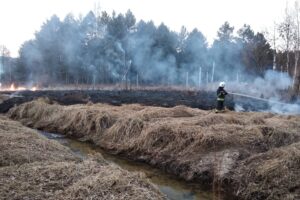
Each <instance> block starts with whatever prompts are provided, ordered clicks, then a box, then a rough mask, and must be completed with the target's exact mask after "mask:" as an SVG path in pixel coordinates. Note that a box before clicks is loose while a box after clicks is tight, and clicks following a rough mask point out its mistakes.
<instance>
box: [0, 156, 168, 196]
mask: <svg viewBox="0 0 300 200" xmlns="http://www.w3.org/2000/svg"><path fill="white" fill-rule="evenodd" d="M0 178H1V181H0V186H1V190H0V194H1V196H0V199H61V200H65V199H70V200H71V199H72V200H73V199H137V200H138V199H149V200H150V199H153V200H159V199H164V198H163V197H162V195H161V194H160V192H159V191H158V190H157V189H155V187H154V186H153V185H152V184H151V183H149V182H148V181H146V180H145V178H144V177H143V175H142V174H136V173H131V172H127V171H124V170H121V169H120V168H118V167H115V166H112V165H108V164H99V162H97V161H94V160H91V159H89V160H85V161H82V162H79V163H77V162H45V163H40V162H35V163H29V164H24V165H21V166H12V167H2V168H0Z"/></svg>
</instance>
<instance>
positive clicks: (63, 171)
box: [0, 116, 164, 200]
mask: <svg viewBox="0 0 300 200" xmlns="http://www.w3.org/2000/svg"><path fill="white" fill-rule="evenodd" d="M0 149H1V151H0V199H62V200H63V199H149V200H150V199H153V200H154V199H155V200H156V199H164V197H163V196H162V194H161V193H160V192H159V191H158V189H157V188H156V187H155V186H153V185H152V184H151V183H149V182H148V180H146V178H145V177H144V176H143V174H137V173H132V172H127V171H125V170H122V169H120V168H119V167H117V166H114V165H112V164H108V163H107V162H106V161H105V160H104V159H103V157H102V156H101V155H94V156H93V157H92V158H89V159H86V160H82V159H79V158H78V157H76V156H75V155H74V154H73V153H72V152H71V151H70V150H69V149H68V148H66V147H64V146H62V145H60V144H59V143H58V142H56V141H51V140H49V139H47V138H45V137H43V136H40V135H39V134H38V133H37V132H36V131H34V130H31V129H29V128H26V127H24V126H22V125H21V124H20V123H18V122H14V121H11V120H9V119H7V118H6V117H3V116H0Z"/></svg>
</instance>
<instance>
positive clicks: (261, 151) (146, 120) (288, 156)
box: [8, 99, 300, 200]
mask: <svg viewBox="0 0 300 200" xmlns="http://www.w3.org/2000/svg"><path fill="white" fill-rule="evenodd" d="M8 115H9V116H10V117H11V118H12V119H15V120H19V121H21V122H22V123H23V124H24V125H26V126H30V127H33V128H37V129H41V130H46V131H50V132H58V133H63V134H66V135H68V136H70V137H74V138H77V139H79V140H81V141H90V142H93V143H95V144H96V145H98V146H100V147H102V148H104V149H106V150H109V151H111V152H113V153H115V154H121V155H125V156H126V157H128V158H130V159H134V160H137V161H143V162H146V163H149V164H151V165H153V166H156V167H158V168H160V169H163V170H165V171H167V172H169V173H172V174H175V175H176V176H178V177H181V178H183V179H185V180H187V181H195V182H198V183H200V184H201V185H203V186H206V187H209V188H212V190H213V192H214V193H215V194H220V193H226V194H229V195H230V196H231V197H230V198H228V199H233V198H236V199H249V200H250V199H257V200H258V199H275V200H276V199H278V200H279V199H280V200H281V199H299V198H300V187H299V186H300V116H290V115H275V114H271V113H258V112H248V113H238V112H233V111H229V110H227V111H226V112H225V113H218V114H216V113H214V112H212V111H205V110H199V109H193V108H189V107H186V106H176V107H173V108H163V107H155V106H143V105H138V104H128V105H122V106H112V105H108V104H93V103H88V104H86V105H72V106H62V105H59V104H57V103H55V102H52V101H49V99H46V100H45V99H38V100H35V101H32V102H28V103H25V104H22V105H20V106H17V107H14V108H12V109H11V110H10V111H9V113H8Z"/></svg>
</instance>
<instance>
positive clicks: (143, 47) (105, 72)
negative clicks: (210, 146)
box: [0, 10, 300, 92]
mask: <svg viewBox="0 0 300 200" xmlns="http://www.w3.org/2000/svg"><path fill="white" fill-rule="evenodd" d="M286 14H287V16H286V18H285V20H284V22H282V23H281V24H280V25H278V27H277V28H276V33H278V36H279V37H281V38H282V40H281V41H282V43H281V44H280V45H282V44H284V45H283V46H284V47H285V48H279V47H278V46H279V45H277V46H276V45H275V44H276V41H278V39H276V36H275V32H274V35H273V36H274V37H273V38H274V40H272V38H271V39H269V40H267V39H266V34H265V33H261V32H256V33H255V32H254V31H253V30H252V28H251V26H250V25H246V24H245V25H244V26H243V27H241V28H239V29H237V30H235V28H234V27H233V26H231V25H230V23H229V22H225V23H224V24H223V25H222V26H221V27H220V28H219V30H218V32H217V38H216V39H215V40H214V41H213V43H212V44H211V45H209V44H208V42H207V39H206V38H205V36H204V35H203V34H202V32H201V31H200V30H198V29H196V28H195V29H194V30H192V31H190V32H189V31H187V29H186V28H185V27H182V28H181V30H180V31H179V32H175V31H172V30H170V28H169V27H168V26H166V25H165V24H163V23H162V24H160V25H159V26H155V24H154V23H153V22H152V21H148V22H145V21H143V20H141V21H138V22H137V21H136V18H135V16H134V15H133V13H132V12H131V11H130V10H128V11H127V12H126V13H125V14H116V13H115V12H113V13H112V14H111V15H109V14H108V13H107V12H105V11H103V12H101V13H100V12H93V11H90V12H89V13H88V14H87V15H86V16H83V17H82V16H81V17H77V18H76V17H74V16H73V15H72V14H68V15H67V16H66V17H65V18H64V19H63V20H60V19H59V18H58V17H57V16H56V15H54V16H52V17H51V18H50V19H49V20H47V21H46V22H45V23H44V24H43V25H42V27H41V30H40V31H38V32H36V33H35V37H34V39H32V40H29V41H26V42H25V43H24V44H23V45H22V46H21V48H20V50H19V57H18V58H11V57H10V56H9V50H7V49H6V48H5V46H1V48H0V51H1V52H0V53H1V68H0V71H1V83H2V84H10V83H12V82H14V83H19V84H26V83H32V84H39V85H43V86H48V85H53V84H117V83H122V82H126V83H128V82H131V83H133V82H134V83H136V84H144V85H182V84H189V85H192V86H197V85H200V84H205V83H208V82H214V81H220V80H225V81H251V80H252V79H253V78H254V77H257V76H263V75H264V73H265V71H266V70H276V71H281V72H287V73H289V74H290V76H291V77H294V84H298V86H296V88H297V92H298V91H299V71H300V70H298V71H297V69H298V57H299V43H297V45H296V43H295V42H294V43H292V41H299V37H298V38H296V36H299V34H298V35H295V34H294V33H297V32H295V30H296V29H295V27H296V25H297V23H294V22H295V21H294V22H293V25H291V24H292V22H291V21H292V20H291V17H290V16H288V12H287V13H286ZM297 19H298V18H297ZM298 21H299V20H298ZM298 21H296V22H298ZM292 26H293V30H292V28H291V27H292ZM298 30H299V26H298ZM298 33H299V31H298ZM267 35H268V37H270V35H271V34H267ZM268 41H271V44H270V43H269V42H268ZM272 46H273V47H272ZM292 46H293V47H294V48H293V49H292V48H291V47H292ZM292 66H293V67H292ZM297 74H298V75H297ZM187 81H188V83H187Z"/></svg>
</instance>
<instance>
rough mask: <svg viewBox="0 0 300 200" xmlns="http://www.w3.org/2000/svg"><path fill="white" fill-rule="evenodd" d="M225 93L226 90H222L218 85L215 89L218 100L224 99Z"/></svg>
mask: <svg viewBox="0 0 300 200" xmlns="http://www.w3.org/2000/svg"><path fill="white" fill-rule="evenodd" d="M226 95H227V92H226V90H224V88H223V87H219V88H218V90H217V97H218V98H217V100H218V101H224V100H225V96H226Z"/></svg>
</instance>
